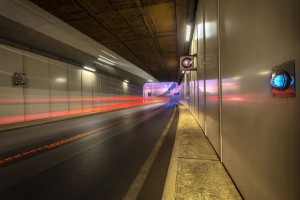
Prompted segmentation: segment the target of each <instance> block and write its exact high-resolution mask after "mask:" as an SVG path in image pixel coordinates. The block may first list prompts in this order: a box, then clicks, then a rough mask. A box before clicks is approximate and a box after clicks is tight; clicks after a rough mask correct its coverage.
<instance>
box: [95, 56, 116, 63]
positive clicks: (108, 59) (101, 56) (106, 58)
mask: <svg viewBox="0 0 300 200" xmlns="http://www.w3.org/2000/svg"><path fill="white" fill-rule="evenodd" d="M99 57H101V58H103V59H105V60H107V61H108V62H112V63H116V62H115V61H113V60H110V59H108V58H106V57H104V56H101V55H99Z"/></svg>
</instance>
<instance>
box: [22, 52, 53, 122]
mask: <svg viewBox="0 0 300 200" xmlns="http://www.w3.org/2000/svg"><path fill="white" fill-rule="evenodd" d="M24 69H25V73H26V77H27V83H26V86H25V87H24V97H25V102H26V104H25V120H33V119H40V118H48V117H49V116H50V115H49V112H50V110H49V108H50V104H49V87H50V86H49V74H48V72H49V71H48V60H47V59H45V58H44V57H42V56H38V55H35V54H32V53H29V52H24Z"/></svg>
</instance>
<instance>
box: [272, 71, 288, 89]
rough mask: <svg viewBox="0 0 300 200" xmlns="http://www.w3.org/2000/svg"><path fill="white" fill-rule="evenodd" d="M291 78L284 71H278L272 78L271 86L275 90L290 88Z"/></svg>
mask: <svg viewBox="0 0 300 200" xmlns="http://www.w3.org/2000/svg"><path fill="white" fill-rule="evenodd" d="M290 83H291V78H290V75H289V74H288V73H287V72H286V71H280V72H278V73H276V74H274V75H273V76H272V79H271V84H272V86H273V87H274V88H276V89H277V90H285V89H287V88H288V87H289V86H290Z"/></svg>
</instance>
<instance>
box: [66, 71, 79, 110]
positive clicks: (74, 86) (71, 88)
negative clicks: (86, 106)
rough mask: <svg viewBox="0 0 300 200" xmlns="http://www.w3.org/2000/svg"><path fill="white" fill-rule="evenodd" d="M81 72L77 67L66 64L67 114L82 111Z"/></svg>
mask: <svg viewBox="0 0 300 200" xmlns="http://www.w3.org/2000/svg"><path fill="white" fill-rule="evenodd" d="M81 72H82V70H81V69H80V68H79V67H76V66H72V65H68V99H69V114H79V113H82V98H81Z"/></svg>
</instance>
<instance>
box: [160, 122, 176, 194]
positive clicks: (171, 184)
mask: <svg viewBox="0 0 300 200" xmlns="http://www.w3.org/2000/svg"><path fill="white" fill-rule="evenodd" d="M179 127H180V123H179V120H178V126H177V129H178V128H179ZM175 134H176V135H175V142H174V146H173V151H172V155H171V159H170V164H169V169H168V173H167V178H166V182H165V187H164V191H163V195H162V200H174V199H175V188H176V178H177V177H176V176H177V168H178V157H179V151H180V136H179V133H178V132H177V131H176V133H175Z"/></svg>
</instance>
